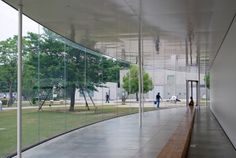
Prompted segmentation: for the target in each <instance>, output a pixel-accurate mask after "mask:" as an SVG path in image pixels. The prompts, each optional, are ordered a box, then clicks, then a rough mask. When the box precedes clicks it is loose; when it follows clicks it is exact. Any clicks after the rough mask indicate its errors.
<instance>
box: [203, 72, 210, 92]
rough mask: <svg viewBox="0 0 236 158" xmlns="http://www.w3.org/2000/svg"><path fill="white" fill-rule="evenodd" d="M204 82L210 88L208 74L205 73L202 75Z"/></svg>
mask: <svg viewBox="0 0 236 158" xmlns="http://www.w3.org/2000/svg"><path fill="white" fill-rule="evenodd" d="M204 82H205V84H206V87H207V88H208V89H210V74H206V75H205V77H204Z"/></svg>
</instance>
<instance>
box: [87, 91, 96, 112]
mask: <svg viewBox="0 0 236 158" xmlns="http://www.w3.org/2000/svg"><path fill="white" fill-rule="evenodd" d="M87 93H88V96H89V98H90V100H91V101H92V103H93V106H94V107H95V111H96V110H97V107H96V105H95V103H94V102H93V98H92V97H91V95H90V94H89V92H88V91H87Z"/></svg>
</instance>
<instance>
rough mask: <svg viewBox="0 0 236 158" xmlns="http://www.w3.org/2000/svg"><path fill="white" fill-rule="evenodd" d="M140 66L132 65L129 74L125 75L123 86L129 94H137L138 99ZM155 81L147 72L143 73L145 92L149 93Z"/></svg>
mask: <svg viewBox="0 0 236 158" xmlns="http://www.w3.org/2000/svg"><path fill="white" fill-rule="evenodd" d="M138 75H139V74H138V67H137V66H136V65H131V67H130V69H129V71H128V72H127V74H126V75H125V76H124V77H123V88H124V89H125V91H126V92H127V93H128V94H135V93H136V99H137V100H138V95H137V93H138V91H139V79H138ZM153 88H154V87H153V82H152V79H151V78H150V76H149V75H148V73H147V72H144V73H143V92H144V93H147V92H149V91H150V90H152V89H153Z"/></svg>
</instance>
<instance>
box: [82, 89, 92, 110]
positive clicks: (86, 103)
mask: <svg viewBox="0 0 236 158" xmlns="http://www.w3.org/2000/svg"><path fill="white" fill-rule="evenodd" d="M81 92H82V94H83V97H84V101H85V105H86V107H87V109H88V110H90V109H89V106H88V102H87V99H86V96H85V93H84V89H83V88H81Z"/></svg>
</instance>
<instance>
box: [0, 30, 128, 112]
mask: <svg viewBox="0 0 236 158" xmlns="http://www.w3.org/2000/svg"><path fill="white" fill-rule="evenodd" d="M16 40H17V36H15V37H14V38H13V39H9V40H8V41H2V42H1V43H0V50H1V51H0V53H1V54H0V55H1V56H0V61H1V62H0V63H1V64H0V66H1V70H0V73H1V75H0V81H1V84H0V86H1V87H5V88H6V85H5V84H2V83H7V81H9V83H10V84H9V85H8V88H9V91H10V88H11V87H12V84H13V83H15V82H16V70H17V68H16V52H17V51H16ZM62 41H63V40H62V38H61V37H59V36H58V35H56V34H54V33H52V32H50V31H48V30H45V33H44V34H42V35H37V34H34V33H28V35H27V36H26V37H24V56H23V60H24V66H23V75H24V76H23V77H24V79H23V81H24V83H23V96H24V97H25V98H27V99H29V98H32V100H34V101H35V99H33V98H36V99H37V100H43V102H42V104H40V105H39V109H41V108H42V106H43V104H44V102H45V100H49V99H52V98H53V96H52V93H53V87H56V88H57V89H58V91H61V90H60V89H63V90H64V92H66V93H65V94H66V96H61V98H65V97H70V110H71V111H74V105H75V91H76V89H77V88H79V90H80V91H81V93H82V94H83V96H84V100H85V104H86V106H87V108H88V109H89V106H88V103H87V99H86V95H85V93H88V96H89V98H90V99H91V100H92V97H91V96H90V95H89V94H90V93H89V92H91V91H96V90H97V89H96V87H99V86H102V85H103V83H106V82H118V81H119V70H120V68H121V67H124V66H127V64H123V63H120V62H119V61H117V60H113V59H109V58H107V57H105V56H101V55H100V56H99V55H96V54H91V53H88V52H87V50H89V49H88V48H86V49H85V48H83V47H81V46H80V47H78V48H75V47H73V46H70V45H67V43H66V42H62ZM65 80H66V81H65ZM59 85H60V86H59ZM1 87H0V88H1ZM54 89H55V88H54ZM14 90H16V89H14ZM12 91H13V90H12V88H11V92H12ZM92 102H93V100H92ZM93 103H94V102H93ZM94 106H95V104H94Z"/></svg>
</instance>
